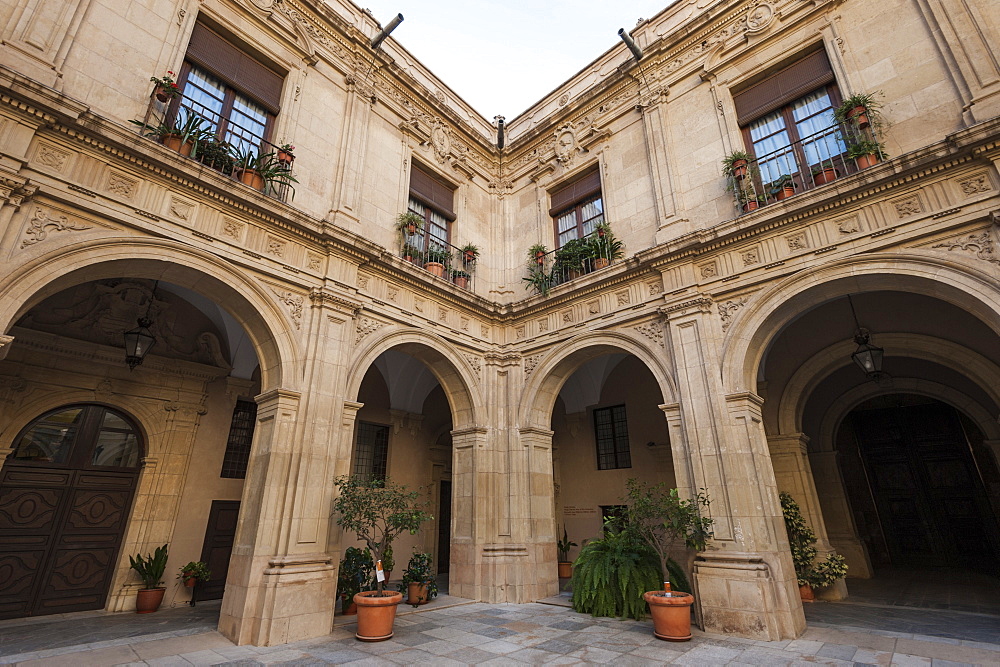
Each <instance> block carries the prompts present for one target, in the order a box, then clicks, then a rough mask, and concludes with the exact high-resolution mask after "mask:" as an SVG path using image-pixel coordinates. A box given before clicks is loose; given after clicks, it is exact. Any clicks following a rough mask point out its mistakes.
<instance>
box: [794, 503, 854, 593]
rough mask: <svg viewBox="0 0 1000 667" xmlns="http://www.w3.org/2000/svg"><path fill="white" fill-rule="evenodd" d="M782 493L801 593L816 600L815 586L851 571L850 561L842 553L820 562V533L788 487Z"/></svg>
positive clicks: (839, 577)
mask: <svg viewBox="0 0 1000 667" xmlns="http://www.w3.org/2000/svg"><path fill="white" fill-rule="evenodd" d="M778 497H779V498H780V500H781V513H782V515H784V517H785V531H786V532H787V533H788V545H789V547H790V548H791V550H792V562H793V563H794V564H795V577H796V579H797V581H798V584H799V595H800V597H801V598H802V601H803V602H812V601H813V600H815V599H816V596H815V594H814V593H813V588H814V587H820V588H821V587H824V586H830V585H832V584H834V583H835V582H836V581H837V580H838V579H842V578H844V576H845V575H847V562H846V561H845V560H844V557H843V556H841V555H839V554H830V555H829V556H827V557H826V558H824V559H823V560H822V561H820V562H818V563H817V562H816V555H817V552H816V533H814V532H813V530H812V528H810V527H809V524H808V523H806V519H805V517H804V516H802V510H801V508H800V507H799V504H798V503H797V502H795V499H794V498H792V496H791V495H789V494H788V493H785V492H784V491H782V492H781V493H780V494H779V496H778Z"/></svg>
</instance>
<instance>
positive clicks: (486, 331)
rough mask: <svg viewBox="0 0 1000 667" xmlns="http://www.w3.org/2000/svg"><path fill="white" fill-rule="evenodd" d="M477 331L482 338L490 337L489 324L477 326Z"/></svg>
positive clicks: (487, 338)
mask: <svg viewBox="0 0 1000 667" xmlns="http://www.w3.org/2000/svg"><path fill="white" fill-rule="evenodd" d="M479 333H480V334H482V337H483V340H489V339H490V327H489V325H486V324H483V325H480V327H479Z"/></svg>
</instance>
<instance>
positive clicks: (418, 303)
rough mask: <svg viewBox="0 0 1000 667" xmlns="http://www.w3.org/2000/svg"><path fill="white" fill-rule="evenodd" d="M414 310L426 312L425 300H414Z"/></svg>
mask: <svg viewBox="0 0 1000 667" xmlns="http://www.w3.org/2000/svg"><path fill="white" fill-rule="evenodd" d="M413 309H414V310H416V311H417V312H418V313H422V312H424V300H423V299H414V300H413Z"/></svg>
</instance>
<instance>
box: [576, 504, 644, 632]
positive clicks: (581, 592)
mask: <svg viewBox="0 0 1000 667" xmlns="http://www.w3.org/2000/svg"><path fill="white" fill-rule="evenodd" d="M660 581H661V579H660V562H659V559H658V558H657V557H656V552H655V551H654V550H653V549H652V548H650V546H649V545H648V544H646V543H645V542H643V541H642V539H640V538H639V536H638V535H637V534H636V533H635V532H634V531H632V530H629V529H628V527H627V526H621V525H618V523H617V522H616V521H614V520H613V519H609V520H607V521H605V523H604V534H603V535H602V536H601V537H598V538H596V539H593V540H589V541H588V542H587V543H586V544H584V545H583V547H582V548H581V549H580V555H579V556H577V558H576V561H574V563H573V578H572V588H573V599H572V603H573V610H574V611H576V612H579V613H582V614H590V615H592V616H609V617H612V618H626V617H627V618H634V619H635V620H637V621H641V620H642V619H644V618H645V617H646V603H645V602H643V599H642V596H643V592H644V591H648V590H650V589H651V588H656V587H657V586H659V582H660Z"/></svg>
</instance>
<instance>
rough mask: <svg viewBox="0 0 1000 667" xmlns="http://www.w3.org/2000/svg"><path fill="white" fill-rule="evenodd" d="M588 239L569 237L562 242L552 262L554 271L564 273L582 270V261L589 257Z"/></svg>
mask: <svg viewBox="0 0 1000 667" xmlns="http://www.w3.org/2000/svg"><path fill="white" fill-rule="evenodd" d="M591 252H592V250H591V248H590V241H589V239H586V238H583V239H571V240H569V241H566V243H564V244H562V246H560V247H559V249H558V250H556V253H555V259H554V261H553V263H552V269H553V271H554V272H556V273H559V274H561V275H566V274H567V273H568V272H570V271H578V272H582V271H584V261H585V260H587V259H589V258H590V257H591Z"/></svg>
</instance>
